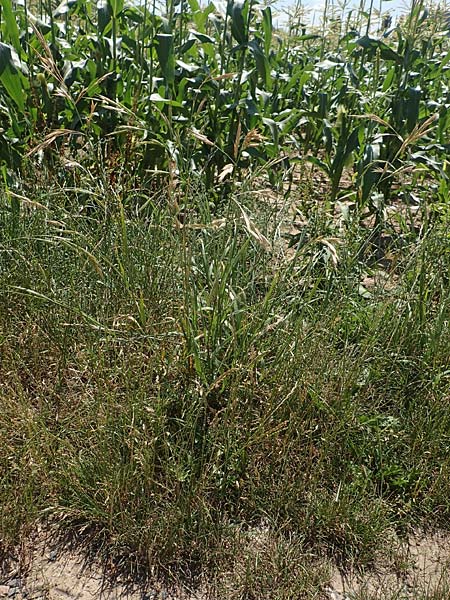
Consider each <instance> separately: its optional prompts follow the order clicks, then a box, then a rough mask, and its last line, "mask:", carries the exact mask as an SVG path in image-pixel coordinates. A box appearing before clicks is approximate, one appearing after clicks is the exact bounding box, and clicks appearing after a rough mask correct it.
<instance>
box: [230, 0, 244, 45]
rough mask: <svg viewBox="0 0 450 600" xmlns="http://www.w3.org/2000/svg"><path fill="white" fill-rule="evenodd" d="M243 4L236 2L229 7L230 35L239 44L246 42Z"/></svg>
mask: <svg viewBox="0 0 450 600" xmlns="http://www.w3.org/2000/svg"><path fill="white" fill-rule="evenodd" d="M244 8H245V4H241V3H240V2H236V3H234V4H233V6H232V7H231V33H232V34H233V37H234V39H235V40H236V41H237V42H239V44H246V43H247V41H248V32H247V28H246V25H245V19H244Z"/></svg>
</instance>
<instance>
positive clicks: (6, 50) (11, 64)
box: [0, 42, 26, 111]
mask: <svg viewBox="0 0 450 600" xmlns="http://www.w3.org/2000/svg"><path fill="white" fill-rule="evenodd" d="M17 62H19V65H20V61H19V59H18V57H17V55H16V53H15V51H14V48H12V47H11V46H8V44H3V43H2V42H0V81H1V82H2V84H3V86H4V88H5V89H6V91H7V92H8V94H9V96H10V97H11V98H12V99H13V101H14V102H15V103H16V104H17V106H18V107H19V109H20V110H21V111H23V110H25V100H26V94H25V91H24V85H23V84H24V82H23V79H24V78H23V75H22V74H21V72H20V67H19V68H18V64H17Z"/></svg>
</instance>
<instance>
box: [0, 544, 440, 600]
mask: <svg viewBox="0 0 450 600" xmlns="http://www.w3.org/2000/svg"><path fill="white" fill-rule="evenodd" d="M386 550H387V551H386V557H385V558H383V562H381V561H380V563H379V564H378V565H377V566H376V567H375V568H374V569H373V570H371V571H370V572H369V573H365V574H361V573H357V572H351V571H347V572H346V573H342V572H340V571H339V570H338V569H337V568H336V567H335V566H334V567H332V569H331V571H332V577H331V578H330V582H329V585H328V587H326V588H325V589H324V590H323V592H322V594H323V595H322V598H323V600H353V599H354V598H357V599H358V600H359V599H361V600H362V599H364V600H365V599H366V598H370V599H371V600H372V599H375V598H378V599H380V600H381V599H388V598H393V597H396V598H402V600H409V599H411V600H413V599H415V598H417V597H418V593H419V592H425V593H428V594H431V593H433V592H435V591H436V590H439V592H440V594H441V597H442V598H445V597H446V596H445V594H446V593H447V591H448V594H449V595H448V597H450V536H448V535H443V534H437V533H436V534H433V535H419V534H417V535H415V536H413V537H411V538H410V540H409V542H408V543H407V544H403V545H398V544H397V543H396V542H395V541H393V544H392V547H390V548H387V549H386ZM446 590H447V591H446ZM0 598H11V599H13V600H94V599H95V600H100V599H103V600H119V599H121V600H207V599H211V600H216V599H215V595H214V593H213V592H211V591H210V592H208V591H205V590H203V591H201V592H196V593H194V592H186V591H182V590H179V589H178V590H172V591H169V590H167V589H165V588H164V587H163V586H154V587H148V586H147V587H144V586H139V585H138V584H136V583H129V582H128V584H127V582H126V581H125V580H123V579H121V578H120V577H117V578H116V579H115V580H114V582H113V583H111V580H110V579H108V578H106V577H105V570H104V568H102V566H101V565H99V564H97V563H96V562H93V561H92V560H87V559H86V555H84V554H82V553H80V552H76V551H73V550H68V549H67V548H61V547H59V548H58V546H55V545H54V544H52V543H49V538H48V535H46V536H43V535H41V536H38V537H37V538H36V540H35V541H34V543H33V544H30V546H29V547H28V548H27V549H26V550H25V551H24V553H23V556H22V559H21V561H20V562H19V561H17V560H16V561H11V562H10V563H9V564H8V565H0ZM217 600H218V599H217ZM293 600H295V599H293Z"/></svg>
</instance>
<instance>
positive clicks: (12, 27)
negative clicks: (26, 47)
mask: <svg viewBox="0 0 450 600" xmlns="http://www.w3.org/2000/svg"><path fill="white" fill-rule="evenodd" d="M0 6H1V7H2V9H3V15H2V17H3V21H4V27H3V35H4V39H5V40H7V41H8V42H11V44H12V45H13V47H14V49H15V50H16V52H17V53H18V54H21V47H20V39H19V28H18V27H17V23H16V19H15V17H14V12H13V7H12V3H11V0H0Z"/></svg>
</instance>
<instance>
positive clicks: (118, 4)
mask: <svg viewBox="0 0 450 600" xmlns="http://www.w3.org/2000/svg"><path fill="white" fill-rule="evenodd" d="M108 4H109V6H110V7H111V12H112V15H113V17H114V18H116V17H117V16H118V15H119V14H120V13H121V12H122V10H123V4H124V0H108Z"/></svg>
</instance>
